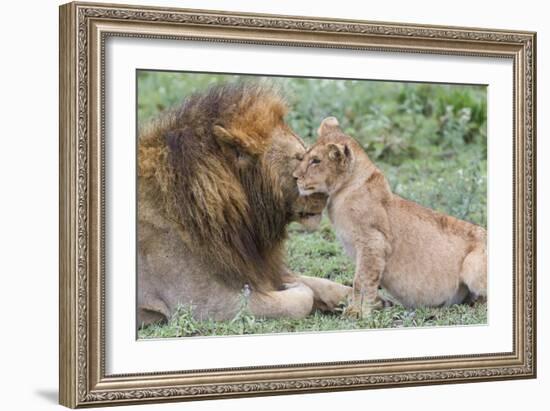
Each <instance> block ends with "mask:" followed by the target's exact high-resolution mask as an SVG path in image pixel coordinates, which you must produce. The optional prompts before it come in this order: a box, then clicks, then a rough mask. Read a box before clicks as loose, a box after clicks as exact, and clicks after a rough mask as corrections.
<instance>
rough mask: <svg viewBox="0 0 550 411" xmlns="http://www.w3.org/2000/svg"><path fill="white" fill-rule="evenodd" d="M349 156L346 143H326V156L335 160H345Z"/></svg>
mask: <svg viewBox="0 0 550 411" xmlns="http://www.w3.org/2000/svg"><path fill="white" fill-rule="evenodd" d="M350 156H351V151H350V149H349V147H348V145H347V144H337V143H330V144H329V145H328V158H329V159H331V160H333V161H336V162H345V161H347V160H348V159H349V158H350Z"/></svg>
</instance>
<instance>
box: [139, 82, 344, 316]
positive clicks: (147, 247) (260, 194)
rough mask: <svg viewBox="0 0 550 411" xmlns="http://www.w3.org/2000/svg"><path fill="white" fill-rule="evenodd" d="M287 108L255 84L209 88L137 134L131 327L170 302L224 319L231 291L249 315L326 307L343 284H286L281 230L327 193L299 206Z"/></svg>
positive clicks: (234, 303)
mask: <svg viewBox="0 0 550 411" xmlns="http://www.w3.org/2000/svg"><path fill="white" fill-rule="evenodd" d="M286 111H287V106H286V103H285V101H284V99H283V98H282V97H281V95H280V94H279V93H278V92H277V90H275V89H273V88H272V87H269V86H267V85H262V84H253V83H238V84H232V85H225V86H215V87H213V88H211V89H210V90H209V91H207V92H205V93H201V94H196V95H194V96H191V97H189V98H188V99H187V100H185V101H184V102H183V104H182V105H180V106H179V107H176V108H174V109H172V110H170V111H167V112H165V113H163V114H161V115H160V116H159V117H158V118H157V119H155V120H154V121H153V122H152V123H150V124H149V125H148V126H146V127H145V128H144V129H143V130H142V132H141V133H140V137H139V145H138V213H137V214H138V296H137V298H138V326H140V325H142V324H147V323H151V322H154V321H159V320H166V319H168V318H170V316H171V315H172V314H173V313H174V310H175V309H176V308H177V306H178V305H180V304H183V305H187V306H192V307H193V315H194V316H195V317H196V318H197V319H205V318H212V319H218V320H222V319H231V318H233V317H234V316H235V314H236V313H237V312H238V310H239V301H240V294H241V290H242V289H243V287H244V286H245V285H248V286H249V287H250V288H251V290H252V293H251V296H250V302H249V305H248V307H249V308H250V310H251V311H252V313H253V314H254V315H256V316H260V317H272V318H275V317H291V318H302V317H304V316H306V315H308V314H309V313H310V312H311V311H312V310H313V309H314V308H321V309H327V310H330V309H332V308H334V306H335V305H336V304H338V302H339V300H340V299H342V298H345V296H346V294H347V293H349V287H344V286H342V285H339V284H336V283H333V282H331V281H328V280H324V279H315V278H308V277H303V276H296V275H294V274H292V273H290V272H289V271H288V269H287V267H286V265H285V262H284V259H285V256H284V241H285V239H286V226H287V225H288V223H290V222H291V221H294V220H304V218H305V219H306V220H307V217H310V219H313V220H314V219H315V218H316V217H315V215H319V214H320V213H321V212H322V210H323V208H324V206H325V201H326V196H324V195H320V196H317V197H314V196H310V197H300V196H299V195H298V190H297V188H296V183H295V181H294V179H293V178H292V171H293V170H294V169H295V168H296V166H297V165H298V163H299V160H298V157H300V156H302V155H303V153H304V152H305V147H304V144H303V142H302V140H301V139H300V138H299V137H298V136H296V134H295V133H294V132H293V131H292V130H291V129H290V128H289V127H288V125H287V124H286V123H285V122H284V115H285V113H286Z"/></svg>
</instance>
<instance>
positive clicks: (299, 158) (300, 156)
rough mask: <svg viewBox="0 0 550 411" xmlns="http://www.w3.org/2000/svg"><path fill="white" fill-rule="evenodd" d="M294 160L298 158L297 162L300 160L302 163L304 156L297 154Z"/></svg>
mask: <svg viewBox="0 0 550 411" xmlns="http://www.w3.org/2000/svg"><path fill="white" fill-rule="evenodd" d="M294 158H296V160H298V161H302V160H303V159H304V155H303V154H296V155H295V156H294Z"/></svg>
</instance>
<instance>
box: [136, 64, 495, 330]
mask: <svg viewBox="0 0 550 411" xmlns="http://www.w3.org/2000/svg"><path fill="white" fill-rule="evenodd" d="M237 77H239V76H219V75H206V74H185V73H160V72H140V73H139V75H138V121H139V123H140V124H143V123H144V122H146V121H147V120H148V119H150V118H151V117H153V116H154V115H156V114H157V113H158V112H159V110H162V109H164V108H167V107H169V106H170V105H173V104H176V103H178V102H179V101H180V100H181V99H182V98H184V97H185V96H187V95H189V94H190V93H192V92H194V91H196V90H204V89H205V88H206V87H208V86H209V85H211V84H214V83H218V82H223V81H228V80H233V81H234V80H236V79H237ZM241 77H242V76H241ZM271 81H273V82H275V83H277V84H278V85H279V86H280V87H282V88H283V90H284V92H285V95H286V96H287V98H288V100H289V104H290V106H291V111H290V113H289V115H288V117H287V121H288V123H289V124H290V125H291V126H292V128H293V129H294V130H295V131H296V132H297V133H298V134H299V135H300V136H302V137H303V138H304V140H306V142H307V143H309V144H311V143H313V142H314V141H315V132H316V129H317V127H318V126H319V123H320V122H321V120H322V119H323V118H324V117H326V116H329V115H333V116H336V117H337V118H338V119H339V120H340V122H341V124H342V127H343V128H344V130H345V131H346V132H347V133H349V134H350V135H352V136H353V137H355V138H356V139H357V140H358V141H359V142H360V143H361V144H362V145H363V147H364V148H365V150H366V151H367V153H368V154H369V156H370V157H371V159H373V160H374V161H375V162H376V164H377V165H378V166H379V167H380V168H381V169H382V170H383V171H384V173H385V175H386V177H387V178H388V180H389V182H390V185H391V187H392V190H393V191H394V192H395V193H397V194H399V195H401V196H403V197H406V198H409V199H411V200H414V201H416V202H418V203H420V204H422V205H425V206H428V207H431V208H433V209H436V210H438V211H442V212H445V213H447V214H450V215H453V216H455V217H458V218H461V219H464V220H467V221H471V222H474V223H476V224H479V225H481V226H486V224H487V214H486V208H487V178H486V176H487V161H486V157H487V148H486V147H487V144H486V140H487V133H486V129H487V125H486V112H487V110H486V88H485V87H480V86H449V85H435V84H411V83H397V82H377V81H355V80H337V81H333V80H310V79H271ZM286 246H287V251H288V265H289V267H290V269H292V270H293V271H294V272H296V273H301V274H305V275H310V276H315V277H322V278H328V279H330V280H333V281H336V282H339V283H342V284H347V285H351V283H352V280H353V273H354V264H353V261H351V260H350V259H349V258H348V257H347V256H346V255H345V254H344V252H343V250H342V247H341V246H340V244H339V243H338V240H337V239H336V237H335V235H334V232H333V230H332V228H331V227H330V223H329V222H328V220H327V219H326V218H325V219H323V221H322V224H321V227H320V229H319V230H318V231H316V232H313V233H308V232H306V231H305V230H303V229H302V228H301V227H300V226H299V225H297V224H292V225H291V226H290V227H289V239H288V241H287V245H286ZM485 323H487V306H486V304H476V305H474V306H473V307H470V306H467V305H458V306H452V307H445V308H423V309H417V310H412V311H411V310H407V309H405V308H404V307H402V306H399V305H396V306H394V307H392V308H389V309H384V310H381V311H375V312H373V313H371V314H370V315H368V316H366V317H365V318H363V319H360V320H353V319H348V318H345V317H343V316H341V315H340V314H338V313H335V314H323V313H319V312H316V313H314V314H312V315H310V316H309V317H308V318H306V319H303V320H288V319H279V320H264V319H259V318H254V317H253V316H251V315H250V314H249V313H248V312H247V310H246V303H245V302H244V303H243V309H242V310H241V312H240V313H239V314H238V315H237V316H236V318H235V319H233V320H232V321H224V322H215V321H196V320H194V319H193V318H192V316H191V313H190V312H189V309H188V308H186V307H181V308H180V310H178V312H177V313H176V314H175V315H174V317H173V318H172V319H171V320H170V321H169V322H168V323H167V324H155V325H151V326H148V327H145V328H144V329H142V330H140V331H139V337H140V338H162V337H181V336H195V335H200V336H211V335H236V334H267V333H288V332H316V331H328V330H353V329H365V328H388V327H427V326H451V325H471V324H485Z"/></svg>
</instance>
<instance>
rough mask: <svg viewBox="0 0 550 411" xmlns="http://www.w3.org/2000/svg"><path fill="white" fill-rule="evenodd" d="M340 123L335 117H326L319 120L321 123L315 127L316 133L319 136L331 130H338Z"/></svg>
mask: <svg viewBox="0 0 550 411" xmlns="http://www.w3.org/2000/svg"><path fill="white" fill-rule="evenodd" d="M339 129H340V123H339V122H338V119H337V118H336V117H327V118H325V119H324V120H323V121H321V125H320V126H319V128H318V129H317V135H318V136H319V137H321V136H322V135H324V134H327V133H329V132H331V131H335V130H339Z"/></svg>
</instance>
